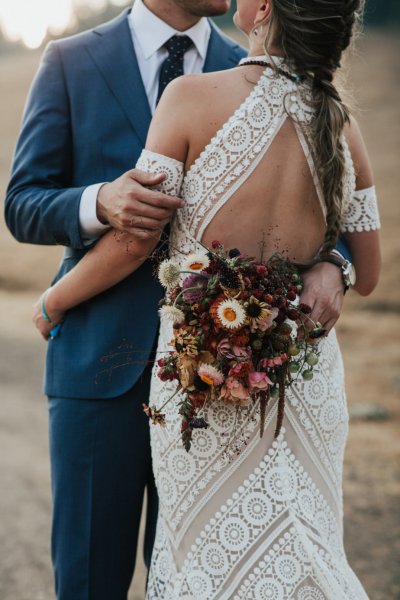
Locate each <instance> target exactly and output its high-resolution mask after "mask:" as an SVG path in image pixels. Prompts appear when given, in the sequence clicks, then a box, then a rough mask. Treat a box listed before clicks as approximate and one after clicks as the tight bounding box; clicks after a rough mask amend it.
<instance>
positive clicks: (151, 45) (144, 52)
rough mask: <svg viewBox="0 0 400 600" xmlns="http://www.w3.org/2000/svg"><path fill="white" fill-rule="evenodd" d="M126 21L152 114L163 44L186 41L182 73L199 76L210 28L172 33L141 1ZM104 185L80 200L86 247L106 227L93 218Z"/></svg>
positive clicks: (202, 24)
mask: <svg viewBox="0 0 400 600" xmlns="http://www.w3.org/2000/svg"><path fill="white" fill-rule="evenodd" d="M128 21H129V27H130V30H131V34H132V41H133V47H134V49H135V53H136V57H137V61H138V65H139V70H140V74H141V77H142V80H143V84H144V87H145V90H146V94H147V98H148V101H149V105H150V109H151V112H152V113H153V112H154V110H155V106H156V99H157V92H158V79H159V73H160V68H161V65H162V63H163V62H164V60H165V58H166V57H167V56H168V52H167V50H166V49H165V48H164V47H163V46H164V44H165V42H167V41H168V40H169V39H170V38H171V37H172V36H173V35H187V36H188V37H190V39H191V40H192V42H193V46H192V47H191V48H189V49H188V50H187V52H186V53H185V56H184V60H183V71H184V73H201V71H202V70H203V67H204V62H205V59H206V54H207V48H208V42H209V39H210V34H211V27H210V24H209V22H208V21H207V19H205V18H202V19H200V20H199V21H198V22H197V23H196V25H193V27H190V29H187V30H186V31H176V30H175V29H174V28H173V27H171V26H170V25H168V24H167V23H165V21H162V20H161V19H160V18H159V17H157V16H156V15H155V14H154V13H152V12H151V11H150V10H149V9H148V8H147V7H146V6H145V5H144V3H143V0H136V1H135V3H134V5H133V8H132V10H131V12H130V14H129V16H128ZM133 166H134V165H132V167H133ZM104 183H105V182H102V183H96V184H93V185H89V186H88V187H87V188H85V190H84V191H83V194H82V196H81V201H80V206H79V223H80V227H81V234H82V238H83V239H84V241H85V242H86V243H88V244H89V243H90V242H92V241H93V240H94V239H96V238H97V237H98V236H99V235H101V234H102V233H103V232H104V231H105V230H107V229H108V227H109V226H108V225H103V223H100V221H99V220H98V218H97V216H96V201H97V194H98V192H99V190H100V188H101V186H102V185H104Z"/></svg>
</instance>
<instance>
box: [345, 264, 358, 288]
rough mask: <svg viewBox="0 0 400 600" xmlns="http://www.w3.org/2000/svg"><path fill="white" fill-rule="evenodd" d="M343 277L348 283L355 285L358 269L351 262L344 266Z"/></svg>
mask: <svg viewBox="0 0 400 600" xmlns="http://www.w3.org/2000/svg"><path fill="white" fill-rule="evenodd" d="M343 277H344V279H345V281H346V283H347V284H348V285H354V284H355V282H356V270H355V268H354V265H352V264H351V263H350V262H348V263H347V264H346V265H345V266H344V268H343Z"/></svg>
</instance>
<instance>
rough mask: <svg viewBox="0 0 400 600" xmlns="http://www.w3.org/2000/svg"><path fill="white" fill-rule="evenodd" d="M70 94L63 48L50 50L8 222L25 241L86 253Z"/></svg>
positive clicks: (35, 93)
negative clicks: (75, 183)
mask: <svg viewBox="0 0 400 600" xmlns="http://www.w3.org/2000/svg"><path fill="white" fill-rule="evenodd" d="M72 165H73V163H72V139H71V121H70V110H69V99H68V92H67V88H66V85H65V79H64V73H63V68H62V63H61V57H60V53H59V49H58V47H57V44H55V43H50V44H49V46H48V47H47V49H46V51H45V53H44V56H43V59H42V62H41V65H40V67H39V70H38V73H37V75H36V77H35V79H34V81H33V84H32V87H31V90H30V93H29V97H28V101H27V104H26V107H25V111H24V116H23V122H22V129H21V133H20V136H19V139H18V142H17V147H16V151H15V155H14V160H13V165H12V173H11V179H10V183H9V186H8V189H7V195H6V201H5V219H6V223H7V225H8V227H9V229H10V231H11V233H12V234H13V235H14V237H15V238H16V239H17V240H18V241H20V242H27V243H31V244H48V245H52V244H62V245H65V246H72V247H74V248H83V247H84V245H83V241H82V238H81V234H80V227H79V204H80V198H81V195H82V192H83V190H84V189H85V188H84V187H74V186H73V171H72V169H73V166H72Z"/></svg>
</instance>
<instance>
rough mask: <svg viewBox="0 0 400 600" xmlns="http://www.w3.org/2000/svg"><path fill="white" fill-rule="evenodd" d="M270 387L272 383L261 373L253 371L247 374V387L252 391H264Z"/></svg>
mask: <svg viewBox="0 0 400 600" xmlns="http://www.w3.org/2000/svg"><path fill="white" fill-rule="evenodd" d="M270 385H272V381H271V380H270V378H269V377H268V375H267V374H266V373H264V372H263V371H253V372H252V373H249V387H250V389H251V390H252V391H254V390H266V389H268V387H269V386H270Z"/></svg>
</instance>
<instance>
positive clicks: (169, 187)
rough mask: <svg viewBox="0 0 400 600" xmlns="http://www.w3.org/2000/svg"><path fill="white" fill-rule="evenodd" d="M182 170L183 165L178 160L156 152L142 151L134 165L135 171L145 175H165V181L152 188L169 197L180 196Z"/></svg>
mask: <svg viewBox="0 0 400 600" xmlns="http://www.w3.org/2000/svg"><path fill="white" fill-rule="evenodd" d="M183 168H184V165H183V163H182V162H180V161H179V160H176V159H175V158H170V157H169V156H164V155H163V154H158V153H157V152H151V151H150V150H142V153H141V155H140V156H139V159H138V161H137V163H136V169H140V170H141V171H145V172H146V173H157V174H160V173H162V174H163V175H166V179H165V181H163V182H162V183H160V184H159V185H157V186H154V187H156V188H157V190H159V191H160V192H164V193H165V194H168V195H170V196H179V194H180V191H181V187H182V180H183Z"/></svg>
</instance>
